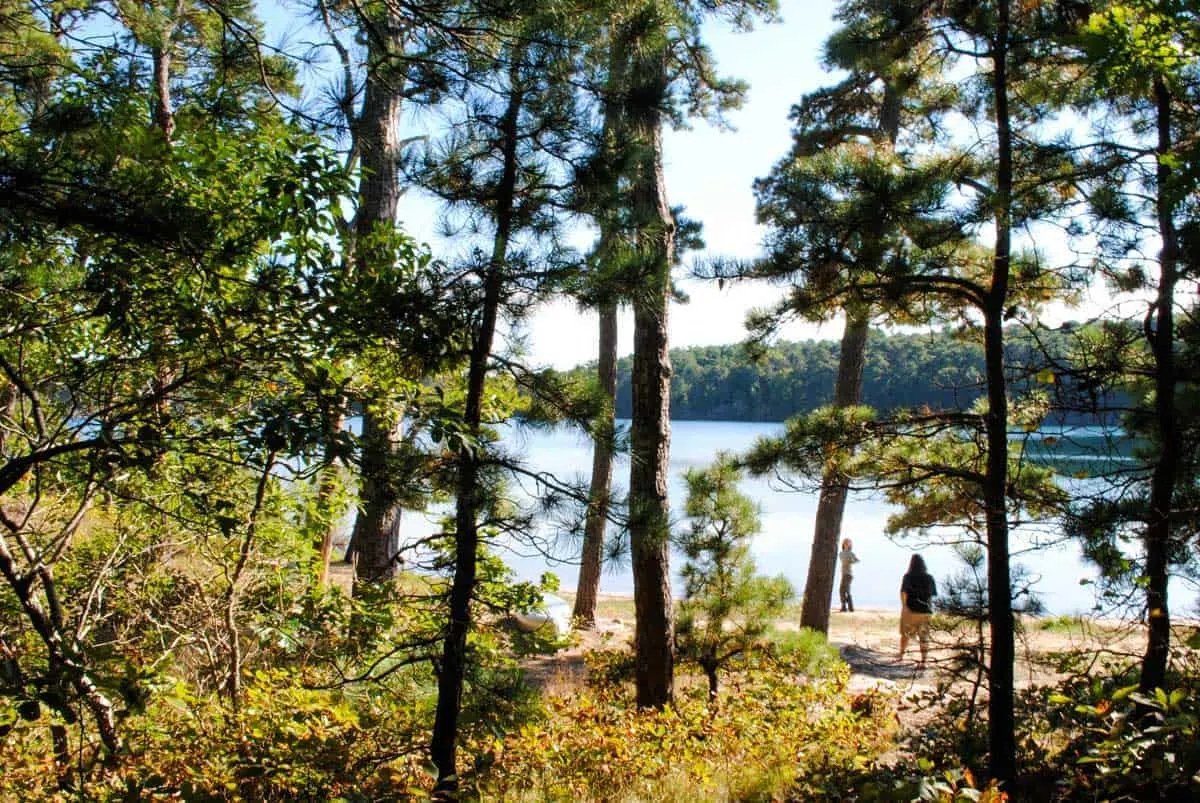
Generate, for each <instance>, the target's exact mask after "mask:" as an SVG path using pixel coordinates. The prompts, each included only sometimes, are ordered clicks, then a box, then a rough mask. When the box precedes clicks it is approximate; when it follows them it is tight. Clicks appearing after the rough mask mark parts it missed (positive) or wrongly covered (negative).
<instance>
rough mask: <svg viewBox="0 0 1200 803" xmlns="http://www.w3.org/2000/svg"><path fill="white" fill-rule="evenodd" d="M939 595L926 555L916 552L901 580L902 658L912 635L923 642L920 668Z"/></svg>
mask: <svg viewBox="0 0 1200 803" xmlns="http://www.w3.org/2000/svg"><path fill="white" fill-rule="evenodd" d="M936 596H937V583H935V582H934V580H933V575H931V574H930V573H929V571H928V570H927V569H926V568H925V559H924V558H922V557H921V556H920V555H913V556H912V560H911V561H910V562H909V564H908V573H907V574H905V575H904V579H903V580H902V581H901V582H900V660H904V651H905V650H906V649H908V640H909V639H910V638H912V637H913V636H916V637H917V641H918V642H919V643H920V645H921V663H920V664H919V666H920V668H921V669H924V668H925V659H926V658H927V657H928V656H929V619H930V617H931V616H932V615H933V598H934V597H936Z"/></svg>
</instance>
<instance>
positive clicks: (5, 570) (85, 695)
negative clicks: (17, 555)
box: [0, 538, 121, 756]
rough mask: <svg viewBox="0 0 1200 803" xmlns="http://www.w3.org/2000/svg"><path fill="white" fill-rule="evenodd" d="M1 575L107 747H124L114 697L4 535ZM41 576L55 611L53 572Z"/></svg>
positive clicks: (112, 751)
mask: <svg viewBox="0 0 1200 803" xmlns="http://www.w3.org/2000/svg"><path fill="white" fill-rule="evenodd" d="M0 575H3V576H4V579H5V580H6V581H7V582H8V584H9V587H10V588H12V589H13V592H14V593H15V594H16V597H17V601H18V602H19V603H20V605H21V609H22V610H24V612H25V616H26V618H28V619H29V623H30V624H31V625H32V626H33V629H34V630H35V631H36V632H37V634H38V637H39V638H41V640H42V643H43V644H44V645H45V647H46V652H47V659H48V661H49V663H50V664H51V665H53V666H55V667H58V668H59V670H58V671H61V674H62V676H64V677H65V678H66V679H67V680H68V682H69V683H70V684H71V686H72V687H73V688H74V689H75V693H76V694H78V695H79V697H80V699H82V700H83V704H84V705H85V706H86V707H87V709H88V711H89V712H91V714H92V717H93V718H94V719H95V720H96V730H97V732H98V733H99V735H100V743H101V744H102V745H104V749H105V751H106V752H107V753H108V754H109V755H110V756H115V755H117V754H118V753H119V752H120V751H121V737H120V735H119V734H118V733H117V724H116V712H115V710H114V708H113V704H112V701H111V700H109V699H108V698H107V697H106V696H105V695H104V693H103V692H101V691H100V689H99V688H97V687H96V684H95V682H94V681H93V680H92V678H91V676H90V675H89V674H88V673H87V670H86V669H85V667H84V665H83V663H82V662H81V661H79V660H76V658H75V654H76V652H77V650H75V649H74V648H72V647H69V646H68V642H67V640H66V638H65V636H64V629H63V623H62V621H61V619H60V618H59V617H58V616H56V615H55V614H54V613H52V612H47V610H46V608H44V607H43V606H42V605H41V603H39V602H38V599H37V597H36V596H35V595H34V588H35V587H36V584H35V582H34V577H33V576H31V575H27V574H22V573H21V572H20V571H18V569H17V566H16V561H15V560H13V556H12V552H11V551H10V550H9V548H8V542H7V541H6V540H5V539H4V538H0ZM37 579H38V580H40V582H41V584H42V591H43V593H44V594H45V595H46V596H47V598H48V599H49V600H50V601H51V606H50V607H51V611H53V610H54V609H55V608H56V607H57V605H56V603H55V600H56V596H55V591H54V586H53V583H54V579H53V576H52V575H51V574H50V573H49V572H48V571H46V572H40V573H38V574H37Z"/></svg>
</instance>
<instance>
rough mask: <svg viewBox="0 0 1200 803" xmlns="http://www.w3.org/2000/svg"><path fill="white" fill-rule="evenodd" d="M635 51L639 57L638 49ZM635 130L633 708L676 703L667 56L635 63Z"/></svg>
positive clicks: (671, 230)
mask: <svg viewBox="0 0 1200 803" xmlns="http://www.w3.org/2000/svg"><path fill="white" fill-rule="evenodd" d="M635 52H636V51H635ZM631 77H632V82H631V84H632V85H631V86H630V88H629V91H630V96H631V97H633V98H636V103H631V104H630V107H629V132H630V138H631V140H632V142H633V147H635V148H638V149H639V151H640V153H639V154H638V161H637V165H638V166H637V168H636V170H637V175H636V176H635V177H634V179H633V187H632V193H631V194H632V202H633V217H634V221H635V223H634V225H635V226H636V228H637V242H638V251H639V252H640V258H641V260H642V264H641V265H640V266H639V267H640V268H641V271H640V275H641V278H642V281H641V282H640V286H639V288H638V290H637V291H636V293H635V295H634V297H633V317H634V334H633V376H632V390H633V410H632V414H633V420H632V425H631V430H630V447H631V455H630V470H629V541H630V547H631V551H632V557H633V598H634V609H635V611H636V618H637V621H636V624H635V630H634V650H635V654H636V670H635V679H636V684H637V704H638V705H639V706H642V707H654V708H661V707H663V706H664V705H666V704H668V703H670V702H671V700H672V698H673V696H674V682H675V679H674V655H673V652H672V645H673V642H674V639H673V637H672V629H673V628H672V613H673V612H672V609H671V574H670V558H669V555H670V552H669V550H670V506H669V502H668V498H667V480H668V472H669V465H668V459H669V454H670V443H671V420H670V408H671V397H670V390H671V357H670V353H669V351H668V342H667V305H668V299H669V297H670V293H671V265H672V264H673V262H674V252H675V222H674V216H673V215H672V213H671V208H670V206H668V204H667V197H666V182H665V179H664V177H663V151H662V148H663V144H662V112H661V108H662V105H663V102H664V100H665V98H666V88H667V64H666V53H665V51H663V50H661V49H659V50H657V52H649V53H647V52H638V54H637V55H636V56H635V59H634V68H633V70H632V76H631Z"/></svg>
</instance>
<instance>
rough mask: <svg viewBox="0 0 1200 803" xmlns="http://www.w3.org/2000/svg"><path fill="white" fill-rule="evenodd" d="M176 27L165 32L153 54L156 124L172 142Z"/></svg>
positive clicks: (169, 27) (166, 138) (173, 131)
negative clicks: (172, 87)
mask: <svg viewBox="0 0 1200 803" xmlns="http://www.w3.org/2000/svg"><path fill="white" fill-rule="evenodd" d="M174 27H175V26H174V25H170V26H168V27H167V29H166V30H164V31H163V42H162V44H161V45H160V46H158V47H155V48H154V49H153V51H152V52H151V58H152V60H153V63H154V124H155V125H156V126H157V127H158V128H159V130H161V131H162V133H163V138H164V139H165V140H166V141H167V142H170V141H171V140H172V139H173V138H174V136H175V113H174V111H172V109H171V52H170V47H171V33H172V31H173V30H174Z"/></svg>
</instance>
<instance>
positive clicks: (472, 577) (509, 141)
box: [430, 51, 525, 799]
mask: <svg viewBox="0 0 1200 803" xmlns="http://www.w3.org/2000/svg"><path fill="white" fill-rule="evenodd" d="M523 60H524V56H523V54H522V53H521V52H519V51H518V52H517V53H514V54H512V56H511V62H510V64H511V67H510V72H509V74H510V85H509V97H508V104H507V107H506V109H505V113H504V117H503V119H502V121H501V123H500V128H501V130H500V135H501V137H502V138H503V139H502V143H503V145H502V147H503V159H502V161H503V167H502V173H501V177H500V181H499V183H498V186H497V188H496V196H495V197H496V204H495V207H494V208H495V222H496V235H495V238H494V240H493V242H492V255H491V259H490V260H489V262H488V265H487V267H486V272H485V274H484V293H483V309H482V310H481V314H480V322H479V329H478V330H477V332H476V335H475V338H474V342H473V344H472V348H471V357H470V366H469V368H468V371H467V399H466V406H465V409H464V411H463V422H464V423H465V424H466V427H467V430H468V432H469V433H470V434H471V435H472V436H473V437H476V438H477V437H478V436H479V434H480V432H481V429H482V421H483V397H484V391H485V389H486V387H485V386H486V383H487V374H488V369H489V362H490V359H491V354H492V343H493V340H494V338H495V334H496V321H497V320H498V318H499V314H500V304H501V299H502V291H503V289H504V281H505V268H506V265H507V261H508V245H509V241H510V238H511V236H512V230H513V225H514V220H513V219H514V209H515V206H516V192H517V172H518V163H517V149H518V146H519V144H520V129H519V126H518V123H519V120H520V113H521V106H522V104H523V103H524V101H525V95H524V91H523V89H522V82H521V78H520V71H521V68H522V66H523ZM479 479H480V455H479V451H478V450H477V449H476V448H475V445H474V444H467V445H466V446H464V447H463V448H462V449H460V450H459V453H458V476H457V478H456V482H455V485H456V489H457V499H456V508H455V516H454V523H455V533H454V548H455V556H454V580H453V582H452V583H451V586H450V600H449V607H450V620H449V623H448V625H447V628H446V639H445V642H444V643H443V646H442V663H441V667H440V670H439V672H438V698H437V708H436V712H435V715H434V724H433V736H432V738H431V740H430V756H431V758H432V760H433V764H434V766H435V767H437V773H438V777H437V784H436V786H435V788H434V796H435V798H438V799H453V798H454V797H455V795H456V793H457V789H458V770H457V753H458V718H459V713H460V712H461V710H462V692H463V681H464V679H465V677H466V669H467V634H468V632H469V631H470V629H471V598H472V596H473V595H474V593H475V583H476V578H477V574H478V554H477V553H478V550H479V524H478V517H479V511H480V508H481V507H482V504H483V501H484V498H483V492H482V489H481V488H480V484H479Z"/></svg>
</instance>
